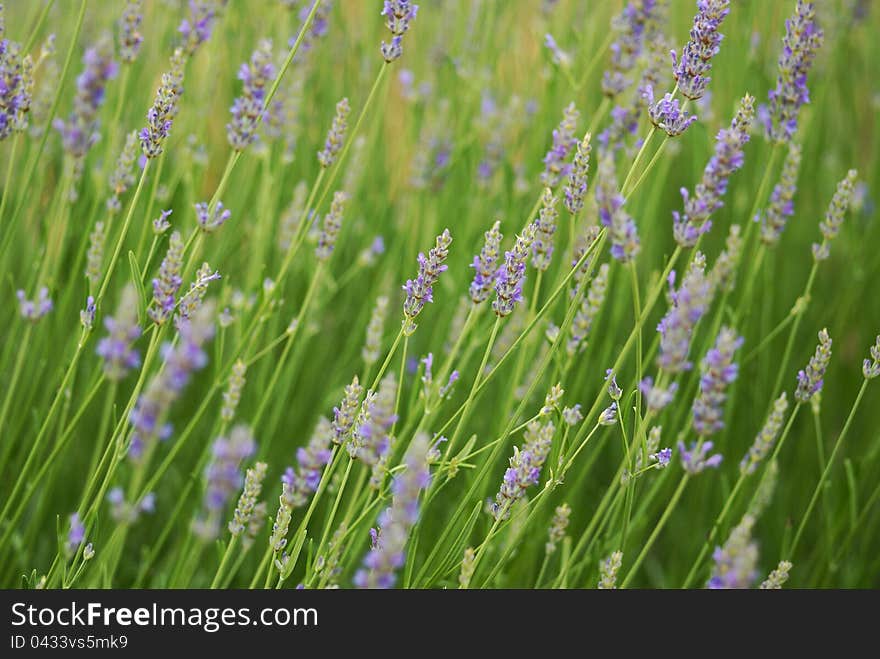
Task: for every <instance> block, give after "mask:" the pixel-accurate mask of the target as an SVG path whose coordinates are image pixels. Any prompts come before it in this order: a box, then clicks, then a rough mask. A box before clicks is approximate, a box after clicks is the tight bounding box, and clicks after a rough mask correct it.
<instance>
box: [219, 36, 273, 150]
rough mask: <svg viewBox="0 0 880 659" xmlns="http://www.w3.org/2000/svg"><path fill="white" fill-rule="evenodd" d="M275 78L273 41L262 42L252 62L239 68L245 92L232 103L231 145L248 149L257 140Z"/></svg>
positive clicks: (227, 126)
mask: <svg viewBox="0 0 880 659" xmlns="http://www.w3.org/2000/svg"><path fill="white" fill-rule="evenodd" d="M274 77H275V65H274V64H273V63H272V42H271V41H270V40H268V39H263V40H262V41H260V43H259V45H258V46H257V49H256V50H255V51H254V52H253V54H252V55H251V58H250V60H249V61H248V62H245V63H244V64H242V65H241V68H240V69H239V70H238V79H239V80H241V81H242V95H241V96H239V97H238V98H236V99H235V101H234V102H233V103H232V108H230V112H231V113H232V120H231V121H230V122H229V123H228V124H226V136H227V138H228V139H229V145H230V146H231V147H232V148H233V149H235V150H236V151H244V150H245V148H246V147H247V146H248V145H249V144H251V143H252V142H253V141H254V140H255V139H257V128H258V127H259V125H260V122H261V121H262V120H263V116H264V115H265V108H264V105H265V103H266V94H267V93H268V91H269V90H268V89H267V86H268V84H269V83H270V82H271V81H272V79H273V78H274Z"/></svg>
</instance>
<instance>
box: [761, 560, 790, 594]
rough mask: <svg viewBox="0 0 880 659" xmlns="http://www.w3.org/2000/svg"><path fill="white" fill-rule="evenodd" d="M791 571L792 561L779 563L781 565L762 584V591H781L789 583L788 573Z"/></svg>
mask: <svg viewBox="0 0 880 659" xmlns="http://www.w3.org/2000/svg"><path fill="white" fill-rule="evenodd" d="M790 571H791V561H779V565H777V566H776V569H775V570H773V571H772V572H771V573H770V574H769V575H767V579H766V580H764V581H762V582H761V586H760V589H761V590H780V589H781V588H782V586H783V584H784V583H785V582H786V581H788V573H789V572H790Z"/></svg>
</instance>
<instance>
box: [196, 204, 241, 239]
mask: <svg viewBox="0 0 880 659" xmlns="http://www.w3.org/2000/svg"><path fill="white" fill-rule="evenodd" d="M195 208H196V221H197V222H198V223H199V227H201V229H202V231H204V232H205V233H213V232H214V231H216V230H217V229H219V228H220V227H221V226H223V223H224V222H226V220H228V219H229V218H230V217H232V212H231V211H230V210H229V209H228V208H223V202H222V201H218V202H217V205H216V206H214V208H213V209H211V208H208V204H207V202H204V201H203V202H200V203H198V204H196V205H195Z"/></svg>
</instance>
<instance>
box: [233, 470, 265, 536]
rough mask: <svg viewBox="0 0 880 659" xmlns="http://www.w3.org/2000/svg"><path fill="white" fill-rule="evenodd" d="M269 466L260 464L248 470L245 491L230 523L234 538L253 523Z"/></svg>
mask: <svg viewBox="0 0 880 659" xmlns="http://www.w3.org/2000/svg"><path fill="white" fill-rule="evenodd" d="M268 468H269V467H268V465H267V464H266V463H265V462H258V463H257V464H255V465H254V466H253V468H252V469H248V470H247V474H246V475H245V479H244V490H242V493H241V497H239V499H238V505H237V506H236V507H235V513H234V514H233V516H232V521H231V522H229V532H230V533H231V534H232V536H233V537H237V536H240V535H241V534H242V533H244V531H245V529H246V528H247V527H248V526H249V525H250V523H251V522H252V521H253V517H254V515H255V508H256V506H257V499H258V498H259V496H260V492H261V491H262V490H263V481H264V480H265V479H266V470H267V469H268Z"/></svg>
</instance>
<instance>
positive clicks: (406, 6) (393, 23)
mask: <svg viewBox="0 0 880 659" xmlns="http://www.w3.org/2000/svg"><path fill="white" fill-rule="evenodd" d="M418 11H419V6H418V5H417V4H413V3H412V2H410V0H385V4H384V6H383V7H382V11H381V12H380V13H381V15H382V16H384V17H385V25H386V26H387V27H388V29H389V30H390V31H391V42H390V43H387V44H386V43H385V42H384V41H383V42H382V48H381V51H382V57H384V58H385V61H386V62H388V63H390V62H393V61H394V60H396V59H400V56H401V55H403V45H402V43H403V35H404V34H405V33H406V31H407V30H409V24H410V22H412V21H413V20H415V17H416V13H417V12H418Z"/></svg>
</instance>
